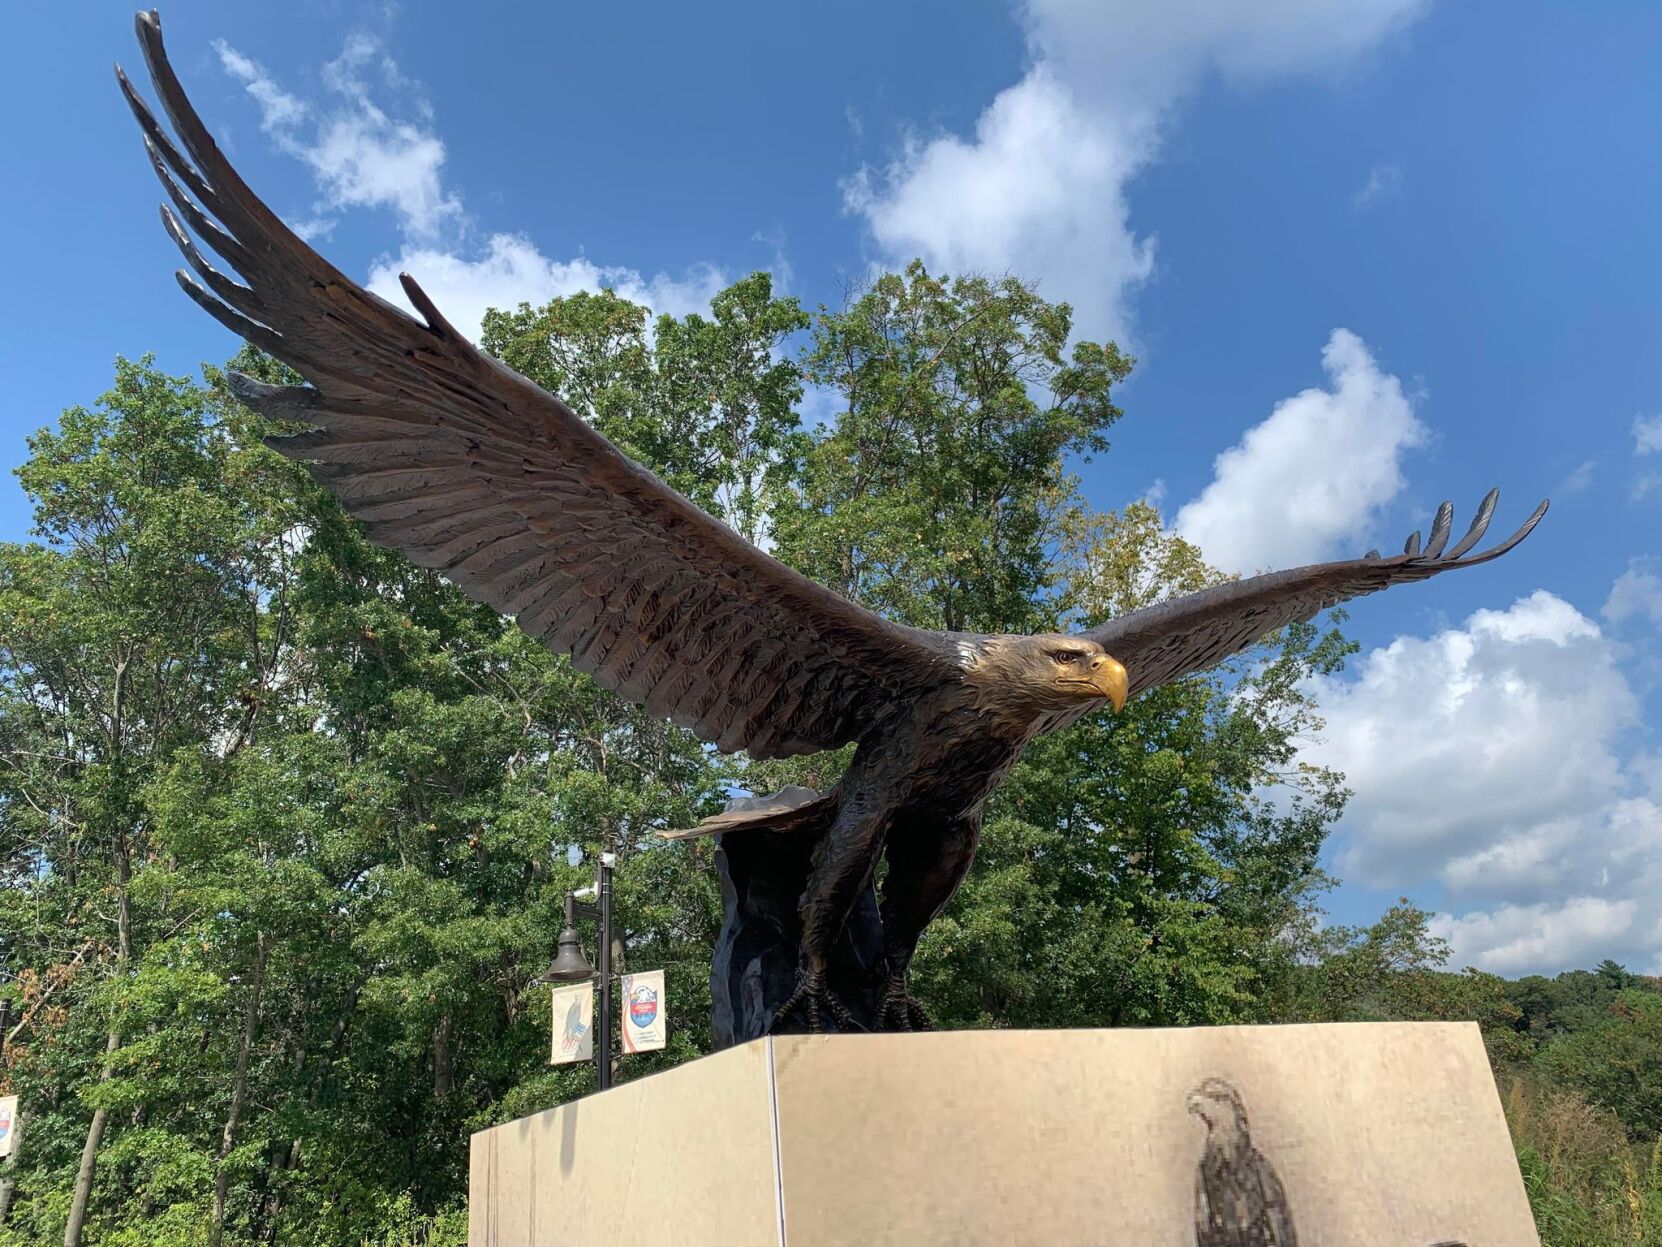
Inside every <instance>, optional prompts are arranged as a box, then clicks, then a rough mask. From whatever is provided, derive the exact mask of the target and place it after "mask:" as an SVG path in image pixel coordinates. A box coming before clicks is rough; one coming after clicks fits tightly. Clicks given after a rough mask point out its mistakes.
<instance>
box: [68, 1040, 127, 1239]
mask: <svg viewBox="0 0 1662 1247" xmlns="http://www.w3.org/2000/svg"><path fill="white" fill-rule="evenodd" d="M120 1046H121V1032H120V1031H118V1030H115V1029H111V1031H110V1034H109V1038H108V1039H107V1040H106V1041H105V1043H104V1072H103V1073H102V1074H100V1075H99V1076H98V1081H99V1082H101V1083H104V1082H108V1081H109V1080H110V1079H111V1077H113V1076H114V1074H115V1064H114V1062H113V1061H112V1060H111V1057H113V1056H114V1055H115V1050H116V1049H117V1048H119V1047H120ZM109 1120H110V1112H109V1110H108V1109H103V1108H100V1109H95V1110H94V1111H93V1114H92V1124H91V1125H90V1126H88V1127H87V1142H86V1146H85V1147H83V1148H82V1149H81V1167H80V1168H79V1169H78V1170H76V1172H75V1199H74V1202H72V1203H71V1204H70V1206H69V1224H67V1225H66V1226H64V1230H63V1247H81V1227H82V1226H83V1225H84V1224H86V1219H87V1204H88V1203H89V1202H90V1201H91V1199H92V1175H93V1171H94V1170H95V1169H96V1168H97V1167H98V1146H99V1144H101V1143H102V1142H103V1141H104V1126H105V1124H106V1123H107V1122H108V1121H109Z"/></svg>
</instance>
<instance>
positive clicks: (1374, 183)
mask: <svg viewBox="0 0 1662 1247" xmlns="http://www.w3.org/2000/svg"><path fill="white" fill-rule="evenodd" d="M1401 190H1402V170H1401V169H1399V168H1397V167H1396V166H1395V165H1391V164H1378V165H1375V166H1374V167H1373V168H1371V169H1369V170H1368V180H1367V181H1366V182H1364V183H1362V189H1361V190H1359V191H1357V192H1356V195H1355V197H1354V199H1353V200H1352V202H1354V203H1355V205H1356V206H1357V207H1358V208H1371V207H1373V206H1374V204H1376V203H1378V202H1379V201H1380V200H1381V199H1386V198H1388V197H1390V196H1392V195H1395V194H1398V193H1400V192H1401Z"/></svg>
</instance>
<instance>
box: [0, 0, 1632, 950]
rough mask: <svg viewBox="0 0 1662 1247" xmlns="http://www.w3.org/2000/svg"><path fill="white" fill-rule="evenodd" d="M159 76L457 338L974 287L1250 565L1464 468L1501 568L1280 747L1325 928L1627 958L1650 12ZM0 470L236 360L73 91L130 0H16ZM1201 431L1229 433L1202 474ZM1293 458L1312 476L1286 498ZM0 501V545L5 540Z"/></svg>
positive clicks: (856, 8) (907, 38)
mask: <svg viewBox="0 0 1662 1247" xmlns="http://www.w3.org/2000/svg"><path fill="white" fill-rule="evenodd" d="M162 17H163V21H164V24H165V30H166V33H167V36H168V44H169V48H170V51H171V53H172V56H173V59H174V63H175V65H176V66H177V67H178V69H179V71H180V73H181V75H182V77H183V78H184V80H185V83H186V86H187V88H188V89H190V90H191V92H192V94H193V97H194V98H195V100H196V102H197V104H198V107H199V108H200V109H201V111H202V112H203V113H204V115H205V116H206V118H207V119H208V121H209V124H210V125H211V126H212V127H213V128H214V130H215V131H216V133H217V134H219V135H220V136H221V139H222V141H223V142H224V144H225V146H226V147H227V149H228V150H229V151H230V152H231V154H232V155H233V158H234V159H235V160H236V161H237V162H238V164H239V166H240V167H241V169H242V171H243V172H244V174H245V175H246V176H247V177H248V178H249V180H250V181H251V182H252V183H253V185H254V186H255V187H256V189H258V190H259V191H260V192H261V193H262V194H263V195H264V196H265V197H266V198H267V200H268V201H269V202H270V203H271V204H272V206H273V207H275V208H276V209H277V210H278V211H279V212H281V213H282V214H283V215H284V216H285V217H287V218H288V219H289V220H290V221H291V222H296V223H303V224H304V225H305V226H306V227H307V228H308V229H309V230H310V231H312V232H313V233H314V234H315V237H314V241H315V242H316V243H317V245H318V246H319V247H320V248H321V249H322V250H323V251H324V252H325V253H326V254H327V255H329V257H330V258H331V259H333V260H334V261H335V262H336V263H337V264H338V265H340V267H342V268H343V269H345V270H346V271H347V272H349V273H353V274H356V275H358V276H359V277H361V278H364V279H366V280H370V281H371V282H372V284H374V285H375V286H376V288H378V289H379V288H385V286H386V284H387V283H388V281H389V280H390V277H391V274H392V273H394V272H396V270H397V268H399V267H407V268H409V269H410V270H411V271H412V272H414V273H415V274H416V276H417V277H418V278H420V279H421V280H422V281H423V284H424V285H426V286H427V288H428V290H429V291H430V292H431V293H433V294H434V295H435V297H436V298H437V300H438V302H439V304H440V306H441V307H444V308H445V309H446V310H447V311H448V312H449V313H450V314H451V316H452V318H453V319H454V320H456V321H457V323H458V324H468V323H470V318H471V322H472V323H476V318H477V315H478V313H479V311H480V310H482V308H483V307H484V306H486V305H487V304H488V303H493V302H494V303H498V304H501V303H511V302H516V301H518V300H519V299H522V298H529V299H533V300H541V299H546V298H548V297H550V296H551V295H553V294H556V293H561V292H565V291H568V290H573V289H578V288H582V287H584V286H590V287H592V286H593V285H594V284H596V283H599V282H605V283H607V284H613V285H617V286H619V287H621V288H623V289H624V290H625V291H626V292H628V293H631V294H634V295H635V296H637V297H640V298H643V299H646V300H648V301H651V302H653V303H654V304H656V305H657V306H659V307H660V308H664V309H666V310H672V311H685V310H688V309H690V308H694V307H697V306H699V305H700V304H701V302H702V301H703V300H704V299H706V298H707V297H708V295H709V294H710V293H711V292H712V291H713V290H714V289H716V288H719V285H720V284H721V283H722V281H723V280H724V279H728V278H732V277H735V276H738V275H742V274H743V273H745V272H747V271H749V270H751V269H754V268H760V267H767V268H772V269H773V270H774V271H775V273H776V274H777V275H778V276H779V277H780V278H781V280H783V281H784V282H785V283H786V284H787V286H788V289H789V290H790V291H791V292H792V293H795V294H797V295H799V296H800V297H802V298H803V299H804V300H805V301H806V302H808V303H809V304H815V303H818V302H820V301H827V302H835V301H836V300H837V299H838V298H839V297H840V291H841V289H842V287H843V285H844V284H845V283H846V282H847V281H848V280H849V279H851V278H855V277H858V276H859V275H861V274H864V273H866V272H868V271H869V270H870V267H871V266H872V265H873V264H883V263H894V262H899V261H904V260H905V259H907V258H909V257H911V256H912V255H922V256H924V257H925V258H926V259H928V260H929V261H930V262H931V264H932V265H934V266H937V267H941V268H946V269H957V268H977V269H982V270H989V271H1004V270H1009V271H1014V272H1018V273H1022V274H1024V275H1026V276H1029V277H1032V278H1035V279H1037V280H1038V281H1039V282H1040V283H1041V286H1042V289H1043V290H1044V291H1045V292H1046V293H1047V294H1049V295H1051V296H1052V297H1058V298H1062V297H1065V298H1068V299H1069V300H1071V301H1072V302H1073V303H1074V304H1075V306H1076V308H1077V309H1078V328H1079V330H1080V332H1081V333H1083V334H1085V335H1087V336H1093V337H1101V336H1107V335H1110V334H1112V335H1115V336H1117V337H1118V338H1119V339H1120V340H1121V341H1122V342H1124V343H1128V344H1129V345H1130V346H1131V348H1132V349H1133V350H1134V351H1135V353H1136V354H1137V355H1138V357H1139V359H1140V363H1139V366H1138V369H1137V373H1136V375H1135V376H1134V378H1133V379H1132V381H1131V382H1130V383H1129V384H1128V385H1126V386H1125V387H1124V389H1123V391H1122V394H1121V399H1122V405H1123V406H1124V407H1125V409H1126V411H1127V416H1126V419H1125V420H1124V421H1123V422H1122V423H1121V425H1120V426H1119V427H1118V429H1117V430H1116V434H1115V439H1114V442H1115V444H1114V448H1113V450H1112V452H1111V453H1109V454H1108V455H1107V456H1104V457H1102V458H1101V459H1100V460H1099V461H1098V462H1096V463H1094V464H1091V465H1089V466H1088V467H1087V468H1086V469H1085V480H1086V484H1087V489H1088V492H1089V494H1090V496H1091V497H1092V499H1093V500H1094V501H1095V502H1097V503H1098V504H1100V505H1102V506H1117V505H1121V504H1123V503H1124V502H1126V501H1128V500H1130V499H1133V498H1136V497H1139V496H1145V495H1146V496H1151V497H1154V498H1156V499H1158V500H1159V502H1160V505H1161V507H1162V510H1163V513H1164V514H1165V516H1166V518H1167V520H1168V522H1169V523H1170V524H1172V525H1173V526H1174V527H1175V528H1176V529H1177V530H1178V531H1180V532H1183V533H1184V534H1185V535H1188V536H1190V537H1192V538H1194V539H1196V540H1198V541H1199V542H1200V543H1201V545H1202V548H1203V550H1204V551H1205V552H1206V553H1207V554H1208V556H1209V557H1210V558H1212V559H1213V560H1214V561H1215V562H1218V563H1220V564H1222V565H1225V566H1229V567H1232V568H1236V569H1239V570H1252V569H1254V568H1258V567H1265V566H1271V565H1286V564H1290V563H1299V562H1307V561H1312V560H1315V559H1320V558H1325V557H1331V556H1337V555H1342V554H1347V553H1357V552H1360V551H1361V550H1363V549H1366V548H1368V547H1369V546H1371V545H1376V544H1377V545H1381V546H1387V547H1388V546H1390V545H1392V544H1393V543H1396V542H1400V541H1401V539H1402V537H1403V536H1404V535H1405V534H1406V533H1407V531H1408V530H1410V529H1412V528H1414V527H1416V526H1423V525H1424V523H1425V522H1426V520H1427V518H1428V517H1429V514H1430V511H1431V510H1432V508H1434V507H1435V505H1436V503H1437V502H1438V501H1439V500H1440V499H1442V498H1443V497H1450V498H1452V499H1453V500H1454V501H1455V503H1456V506H1457V508H1460V511H1459V512H1458V513H1457V520H1456V522H1457V524H1463V523H1464V517H1465V515H1466V514H1469V509H1470V508H1471V507H1472V506H1473V505H1475V503H1476V502H1477V500H1478V498H1479V497H1481V495H1482V494H1483V492H1484V491H1485V490H1486V489H1487V488H1488V487H1489V486H1490V485H1491V484H1499V485H1500V486H1501V487H1502V503H1501V511H1500V515H1499V517H1498V518H1497V520H1496V527H1497V529H1505V528H1508V527H1509V524H1510V523H1515V522H1516V521H1518V520H1521V519H1522V517H1523V516H1524V515H1525V514H1527V512H1528V509H1529V508H1530V507H1532V506H1533V505H1534V503H1535V502H1536V501H1537V500H1538V499H1539V498H1541V497H1544V496H1548V495H1550V496H1551V497H1552V499H1553V510H1552V513H1551V515H1550V516H1549V517H1548V519H1547V520H1546V522H1545V523H1544V524H1543V525H1542V527H1541V528H1540V529H1539V530H1538V532H1537V533H1536V535H1535V536H1534V537H1532V538H1531V540H1530V541H1529V542H1528V543H1527V544H1526V545H1525V546H1524V547H1522V548H1521V549H1520V550H1518V551H1517V552H1515V553H1514V554H1512V555H1511V556H1509V557H1508V558H1507V559H1505V560H1503V561H1501V562H1500V563H1498V564H1496V565H1494V566H1491V567H1487V568H1484V569H1481V570H1477V571H1473V572H1470V573H1465V574H1461V575H1457V576H1448V577H1443V578H1440V579H1439V580H1437V581H1436V582H1435V583H1434V584H1432V585H1428V586H1421V587H1412V588H1407V589H1402V590H1398V591H1395V592H1393V593H1391V594H1389V595H1386V596H1384V597H1378V598H1373V599H1368V600H1365V601H1362V602H1359V603H1357V604H1356V606H1355V609H1354V610H1353V612H1352V620H1351V624H1350V630H1351V631H1352V633H1353V634H1354V635H1355V636H1356V637H1357V638H1358V639H1360V640H1361V641H1362V642H1363V643H1364V653H1363V655H1362V656H1361V657H1360V658H1359V659H1358V660H1357V661H1356V662H1354V663H1353V664H1352V666H1351V669H1350V671H1349V672H1348V673H1347V675H1346V676H1345V677H1344V678H1343V679H1342V680H1340V681H1338V682H1336V683H1334V684H1333V685H1331V686H1330V687H1326V688H1323V689H1322V690H1320V692H1321V695H1322V698H1323V704H1324V706H1325V707H1326V708H1327V728H1326V730H1325V731H1324V733H1323V735H1322V737H1321V739H1320V740H1317V741H1312V742H1311V743H1310V745H1309V748H1308V751H1307V756H1309V757H1310V758H1311V759H1312V760H1317V761H1325V762H1329V763H1332V764H1334V765H1338V766H1340V767H1341V768H1342V769H1344V770H1345V772H1346V773H1347V775H1348V776H1349V777H1350V779H1351V781H1352V785H1353V787H1354V788H1355V791H1356V795H1355V797H1354V799H1353V803H1352V808H1351V811H1350V813H1349V814H1348V815H1347V818H1346V820H1345V823H1344V826H1343V827H1342V829H1341V832H1340V834H1339V835H1338V836H1337V837H1336V838H1335V840H1334V842H1333V845H1332V849H1331V853H1330V858H1331V862H1332V865H1333V868H1334V869H1335V870H1336V871H1337V873H1339V874H1340V875H1342V876H1343V877H1344V878H1345V880H1346V884H1345V886H1344V888H1343V889H1342V890H1341V891H1340V893H1339V894H1338V895H1337V896H1336V897H1335V898H1334V902H1333V905H1332V909H1333V911H1334V914H1335V916H1336V917H1337V918H1339V919H1341V920H1346V921H1359V920H1366V919H1369V918H1371V917H1372V916H1373V915H1374V914H1376V913H1377V912H1378V911H1379V910H1380V908H1381V907H1382V906H1383V905H1384V904H1385V903H1387V902H1388V901H1389V900H1390V899H1392V898H1394V897H1395V896H1396V895H1398V894H1399V893H1406V894H1408V895H1410V896H1412V897H1413V898H1414V899H1415V900H1416V901H1418V902H1419V903H1421V904H1423V905H1426V906H1427V907H1429V908H1433V909H1435V910H1437V911H1438V914H1439V917H1438V920H1437V924H1438V930H1439V931H1440V932H1441V933H1443V934H1445V935H1446V936H1447V937H1448V938H1450V939H1451V940H1452V941H1453V943H1454V945H1455V949H1456V958H1457V960H1458V961H1460V962H1461V963H1467V962H1469V963H1475V964H1478V965H1482V966H1486V967H1489V968H1493V969H1496V970H1499V971H1503V972H1508V973H1517V972H1522V971H1527V970H1537V969H1545V970H1556V969H1561V968H1565V967H1567V966H1574V965H1581V964H1590V963H1591V962H1592V961H1596V960H1597V959H1598V958H1600V957H1603V956H1606V955H1610V956H1615V957H1618V958H1619V959H1623V960H1626V961H1627V962H1628V963H1629V964H1630V965H1632V966H1633V967H1634V968H1637V969H1645V970H1650V971H1653V972H1658V971H1662V740H1659V739H1658V734H1657V732H1656V725H1657V724H1658V723H1662V696H1659V695H1658V692H1657V686H1658V680H1657V677H1658V673H1659V672H1662V645H1659V644H1658V636H1659V633H1662V557H1659V556H1662V551H1659V549H1658V540H1657V538H1658V532H1659V527H1662V526H1659V521H1662V382H1659V381H1658V376H1657V371H1656V368H1655V366H1654V359H1655V357H1656V348H1657V344H1658V342H1659V341H1662V297H1659V295H1658V290H1659V288H1662V282H1659V278H1662V244H1659V243H1658V241H1657V231H1656V228H1655V224H1654V220H1655V205H1656V204H1657V203H1659V202H1662V78H1659V77H1658V75H1656V74H1655V73H1654V50H1655V48H1656V47H1658V46H1662V7H1658V6H1656V5H1653V4H1647V3H1626V4H1624V3H1618V2H1616V0H1607V2H1606V3H1603V4H1599V5H1578V6H1567V5H1557V4H1547V3H1536V2H1533V0H1510V2H1508V3H1499V2H1480V0H1469V2H1467V3H1463V4H1453V3H1448V2H1447V0H1439V2H1424V0H1352V2H1346V3H1337V2H1333V0H1278V2H1277V3H1275V4H1266V5H1256V6H1242V5H1236V4H1233V3H1225V2H1224V0H1173V2H1158V3H1157V2H1156V0H1113V2H1103V0H1021V2H1019V3H1014V4H1004V3H971V2H963V0H960V2H957V3H916V4H905V5H878V4H864V3H849V4H844V5H840V6H835V8H831V9H826V8H823V6H822V8H821V10H820V11H818V12H811V11H810V10H808V9H806V8H803V7H800V6H784V7H782V6H776V5H766V6H764V5H761V4H744V5H724V6H719V7H717V6H691V5H639V6H613V7H610V8H609V7H607V6H566V5H560V6H553V5H533V4H524V5H507V4H500V3H495V4H493V3H481V4H476V5H473V6H469V8H468V10H467V11H466V13H465V15H463V13H462V11H461V10H459V9H457V8H456V7H455V6H453V5H443V6H440V5H438V4H434V3H406V4H402V5H398V6H396V7H394V6H391V5H372V4H360V3H354V2H352V0H327V2H326V0H310V2H308V0H302V2H300V3H296V4H291V5H285V6H243V5H237V6H228V5H210V4H206V3H201V2H198V0H182V2H179V3H174V4H171V5H169V6H167V7H166V8H164V10H163V12H162ZM0 33H3V34H4V35H5V37H6V41H7V45H8V46H9V47H11V48H13V49H14V50H15V54H14V56H13V58H12V65H11V72H10V73H9V74H8V75H7V76H6V78H5V80H4V82H3V83H0V93H3V97H4V103H5V106H6V111H7V115H9V116H10V117H11V118H12V119H13V124H12V127H11V129H12V136H11V138H12V144H13V148H14V152H13V158H12V160H11V161H10V162H9V165H10V169H11V176H10V177H9V178H8V179H7V193H6V194H5V195H4V197H3V198H0V225H3V226H4V229H3V230H0V240H3V241H0V247H3V248H4V256H3V263H4V271H5V272H6V273H7V275H8V277H9V279H10V280H9V282H8V291H9V294H10V297H9V298H7V299H6V300H5V301H4V303H3V305H0V318H3V323H0V380H3V384H4V390H3V393H4V394H5V405H4V408H3V414H0V461H3V462H4V464H5V466H7V467H11V466H14V465H15V464H16V463H18V462H20V461H21V460H22V459H23V457H24V455H25V453H26V449H25V446H24V441H23V439H24V437H25V435H26V434H27V433H28V432H29V431H30V430H32V429H34V428H37V427H39V426H40V425H42V424H45V423H48V422H49V421H51V420H52V419H53V418H54V417H55V416H56V414H57V412H58V411H59V410H61V409H62V408H63V407H64V406H67V405H70V404H72V403H77V402H86V401H90V400H91V399H92V398H94V397H95V396H96V395H97V394H98V393H99V392H101V391H102V390H103V389H104V388H105V387H106V385H107V384H108V381H109V378H110V367H111V363H112V360H113V358H114V356H115V355H116V354H117V353H125V354H128V355H136V354H139V353H141V352H143V351H146V350H152V351H155V352H156V354H157V356H158V358H159V361H160V362H161V363H162V365H163V366H165V367H167V368H168V369H170V370H172V371H176V372H186V371H191V370H193V369H194V368H195V366H196V365H197V364H198V363H199V362H201V361H204V360H208V361H219V360H223V359H224V358H225V357H226V356H228V355H229V354H230V353H231V352H232V350H233V349H234V346H235V344H234V342H233V341H232V340H231V338H230V337H229V335H227V334H226V333H225V332H224V331H222V330H221V329H220V328H219V327H218V326H217V325H216V324H214V323H213V322H212V321H210V320H209V319H208V318H207V317H205V316H203V315H202V314H201V313H200V312H199V311H198V310H197V309H196V308H195V307H194V306H193V305H191V304H190V303H189V302H188V301H187V300H185V299H184V298H183V297H182V296H181V295H180V294H179V293H178V291H177V290H176V289H175V287H174V286H173V283H172V279H171V277H170V276H169V274H170V273H171V271H172V269H173V268H174V267H175V266H176V264H177V257H176V254H175V253H174V252H173V251H172V248H171V245H170V244H169V243H168V242H167V240H166V238H165V237H164V236H163V234H162V232H161V229H160V228H159V225H158V224H157V220H156V212H155V205H156V203H157V200H158V191H157V188H156V186H155V184H154V180H153V177H152V175H151V173H150V171H149V169H148V167H147V165H146V163H145V160H144V158H143V154H142V151H141V149H140V146H139V144H138V142H137V138H136V134H135V132H134V130H133V127H132V123H131V121H130V119H129V118H128V117H127V115H126V112H125V109H124V108H123V106H122V104H121V102H120V99H119V97H118V95H117V93H116V90H115V86H114V83H113V80H112V78H111V74H110V65H111V62H112V61H116V60H120V61H121V62H122V63H124V64H126V65H127V66H128V67H129V68H130V69H136V68H138V61H139V57H138V55H137V52H136V48H135V46H134V43H133V39H132V34H131V9H130V8H129V7H127V6H126V5H117V4H111V3H104V2H103V0H98V2H88V3H83V4H80V5H77V6H75V9H74V12H73V14H69V13H68V11H67V10H66V9H65V8H64V7H63V6H28V7H24V6H8V8H7V10H6V13H5V15H4V16H3V17H0ZM1220 456H1221V458H1220ZM1311 482H1315V483H1318V484H1319V486H1320V487H1319V488H1317V487H1312V485H1311ZM26 524H27V516H26V509H25V506H24V501H23V498H22V496H21V493H20V491H18V489H17V488H16V486H15V483H11V484H5V485H3V486H0V537H5V538H16V537H20V536H22V535H23V532H24V529H25V527H26Z"/></svg>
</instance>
